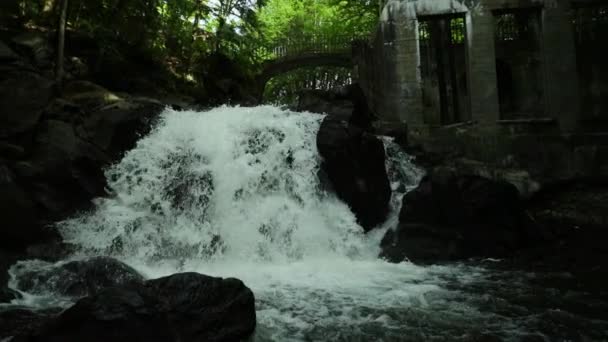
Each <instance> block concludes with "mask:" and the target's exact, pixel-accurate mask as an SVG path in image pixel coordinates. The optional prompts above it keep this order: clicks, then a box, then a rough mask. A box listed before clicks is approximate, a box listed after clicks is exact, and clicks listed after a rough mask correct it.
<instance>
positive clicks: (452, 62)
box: [418, 15, 469, 125]
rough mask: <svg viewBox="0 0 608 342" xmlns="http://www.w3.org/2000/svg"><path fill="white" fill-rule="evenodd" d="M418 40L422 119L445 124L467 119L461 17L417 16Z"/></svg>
mask: <svg viewBox="0 0 608 342" xmlns="http://www.w3.org/2000/svg"><path fill="white" fill-rule="evenodd" d="M418 39H419V47H420V72H421V76H422V97H423V98H422V100H423V104H424V117H425V122H426V123H428V124H441V125H449V124H452V123H457V122H462V121H465V120H467V119H468V113H469V91H468V87H467V73H466V68H467V62H466V49H465V48H466V44H465V43H466V25H465V19H464V16H463V15H451V16H428V17H420V18H418Z"/></svg>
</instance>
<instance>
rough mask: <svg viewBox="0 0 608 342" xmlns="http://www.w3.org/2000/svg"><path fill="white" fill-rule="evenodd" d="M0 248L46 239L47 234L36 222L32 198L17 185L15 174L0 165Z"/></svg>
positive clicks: (35, 208) (35, 210)
mask: <svg viewBox="0 0 608 342" xmlns="http://www.w3.org/2000/svg"><path fill="white" fill-rule="evenodd" d="M0 188H1V189H2V194H1V195H0V212H1V213H2V221H3V222H2V226H1V227H0V248H2V247H6V248H14V247H15V246H18V245H21V244H24V243H26V242H29V241H33V240H38V239H43V238H47V237H48V236H47V233H48V231H46V230H45V229H44V228H43V227H42V226H41V225H39V224H38V222H37V220H36V212H37V207H36V203H35V201H34V200H33V198H32V196H31V195H30V194H29V193H28V192H27V191H26V189H24V188H23V187H22V186H21V185H19V184H18V183H17V181H16V176H15V174H14V173H13V172H12V171H11V170H10V169H9V168H8V167H7V166H6V165H3V164H0Z"/></svg>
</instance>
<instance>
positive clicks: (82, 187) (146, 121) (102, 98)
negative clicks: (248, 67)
mask: <svg viewBox="0 0 608 342" xmlns="http://www.w3.org/2000/svg"><path fill="white" fill-rule="evenodd" d="M34 38H35V37H34ZM34 38H32V40H31V41H32V42H34V43H35V42H37V41H38V40H36V39H34ZM28 42H30V40H28V39H25V38H24V40H23V42H21V44H22V45H24V46H27V45H25V44H26V43H28ZM32 44H33V43H32ZM24 49H25V48H24ZM27 51H30V53H32V54H35V53H36V51H38V50H37V49H35V46H34V47H31V49H29V50H27ZM5 54H6V53H5ZM40 58H42V57H40ZM27 63H28V62H26V61H24V62H23V63H22V64H21V65H19V64H18V65H15V66H14V67H12V69H10V71H9V72H7V73H6V74H4V75H3V76H2V77H1V78H0V90H2V91H1V92H0V112H2V113H3V115H2V118H0V121H1V124H0V127H1V128H0V183H1V184H2V188H3V189H6V191H3V192H2V194H1V195H0V210H1V211H2V212H3V213H6V216H5V220H4V222H3V226H2V228H0V247H11V248H14V247H18V246H25V245H27V244H30V243H35V242H39V241H48V239H49V238H52V237H54V236H55V235H56V234H54V232H53V230H52V229H49V228H47V225H48V223H50V222H52V221H55V220H58V219H62V218H65V217H66V216H68V215H70V214H72V213H73V212H75V211H77V210H82V209H85V208H86V207H87V206H88V205H89V203H90V202H89V200H90V199H91V198H94V197H97V196H101V195H103V194H104V193H105V190H104V189H105V185H106V183H105V177H104V175H103V172H102V169H103V168H104V167H105V166H107V165H109V164H110V163H111V162H113V161H115V160H117V159H119V158H120V157H121V156H122V154H123V153H124V152H125V151H127V150H129V149H131V148H132V147H133V146H134V145H135V143H136V141H137V140H138V139H139V138H140V137H141V135H143V134H146V133H147V132H148V130H149V129H150V128H151V126H152V125H153V121H154V118H155V117H157V115H158V113H159V112H160V111H161V110H162V109H163V105H162V104H161V103H160V102H158V101H155V100H152V99H146V98H137V97H130V96H126V95H123V96H121V97H119V96H117V95H115V94H113V93H111V92H109V91H108V90H106V89H104V88H102V87H100V86H98V85H95V84H93V83H91V82H85V81H75V82H68V83H67V84H66V87H65V89H64V92H63V95H62V97H57V98H53V96H55V93H54V90H53V86H54V83H53V82H52V81H51V80H49V79H48V78H46V77H45V76H43V75H42V74H39V73H36V72H34V71H28V70H27V69H24V67H23V65H25V64H27Z"/></svg>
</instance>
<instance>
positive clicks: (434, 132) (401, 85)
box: [355, 0, 608, 179]
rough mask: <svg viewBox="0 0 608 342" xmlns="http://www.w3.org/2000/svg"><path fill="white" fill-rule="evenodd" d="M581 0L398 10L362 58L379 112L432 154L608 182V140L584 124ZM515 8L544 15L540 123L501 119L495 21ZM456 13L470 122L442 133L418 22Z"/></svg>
mask: <svg viewBox="0 0 608 342" xmlns="http://www.w3.org/2000/svg"><path fill="white" fill-rule="evenodd" d="M572 1H583V2H584V1H587V0H400V1H398V0H391V1H389V2H388V3H387V4H386V5H385V7H384V10H383V12H382V15H381V24H380V26H379V30H378V33H377V35H376V38H375V41H373V43H372V44H371V46H368V47H366V48H365V49H359V50H357V51H355V56H356V58H359V60H360V61H361V62H360V64H359V77H360V82H361V84H362V86H363V88H364V91H365V92H366V94H367V96H368V98H369V99H370V102H371V107H372V109H373V110H374V111H375V112H376V114H377V115H378V116H379V117H380V119H381V120H384V121H394V122H398V123H406V124H407V126H408V135H409V140H410V142H411V143H414V144H419V145H421V146H424V148H425V149H426V150H429V151H435V152H437V151H439V152H441V153H444V154H446V155H456V156H458V157H459V158H464V159H470V160H475V161H479V162H481V163H484V165H486V166H488V167H490V168H493V167H496V168H504V167H508V168H515V169H519V170H523V172H526V173H528V174H530V175H534V177H537V178H542V177H547V178H548V179H563V178H568V177H578V176H598V175H603V176H608V135H607V134H605V133H608V131H603V132H602V131H600V132H597V131H596V132H594V133H593V134H592V135H589V134H585V131H584V130H583V129H582V125H581V110H580V109H581V103H580V94H579V84H578V82H579V77H578V72H577V70H578V69H577V51H576V46H575V39H574V37H575V36H574V26H573V24H572V20H571V19H572V12H571V7H572ZM515 8H538V9H540V13H541V34H540V40H541V45H540V54H539V55H540V63H541V66H540V68H541V71H540V77H541V82H540V83H541V85H542V89H543V101H542V110H541V111H540V113H541V114H540V115H537V117H536V118H534V119H533V120H503V119H504V118H501V116H500V109H499V98H498V89H497V74H496V46H495V17H494V13H496V12H495V11H496V10H504V9H515ZM450 13H458V14H463V15H464V16H465V18H466V29H467V42H466V56H467V68H468V69H467V71H468V85H469V93H470V97H471V101H470V113H469V115H468V117H469V118H470V121H468V122H464V123H462V124H456V125H451V126H439V125H437V124H436V123H433V124H428V123H425V120H424V116H425V114H424V111H423V110H422V109H423V104H422V96H421V94H422V93H421V88H422V82H421V75H420V71H419V65H420V58H419V55H420V52H419V42H418V27H417V25H418V24H417V23H418V21H417V18H418V17H420V16H430V15H444V14H450ZM606 116H607V117H608V113H606ZM465 117H467V116H465ZM427 122H428V120H427ZM605 160H607V161H606V162H605Z"/></svg>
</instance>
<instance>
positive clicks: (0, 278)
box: [0, 249, 19, 321]
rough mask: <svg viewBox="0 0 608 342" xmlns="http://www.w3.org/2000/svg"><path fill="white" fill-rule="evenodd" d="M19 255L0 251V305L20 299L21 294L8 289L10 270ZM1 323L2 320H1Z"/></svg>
mask: <svg viewBox="0 0 608 342" xmlns="http://www.w3.org/2000/svg"><path fill="white" fill-rule="evenodd" d="M17 258H18V253H16V252H15V251H11V250H5V249H0V303H9V302H10V301H11V300H13V299H15V298H18V297H19V294H18V293H17V292H15V291H13V290H11V289H9V288H8V281H9V278H10V276H9V274H8V269H9V268H10V267H11V265H12V264H13V263H14V262H15V261H16V260H17ZM0 321H1V319H0Z"/></svg>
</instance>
